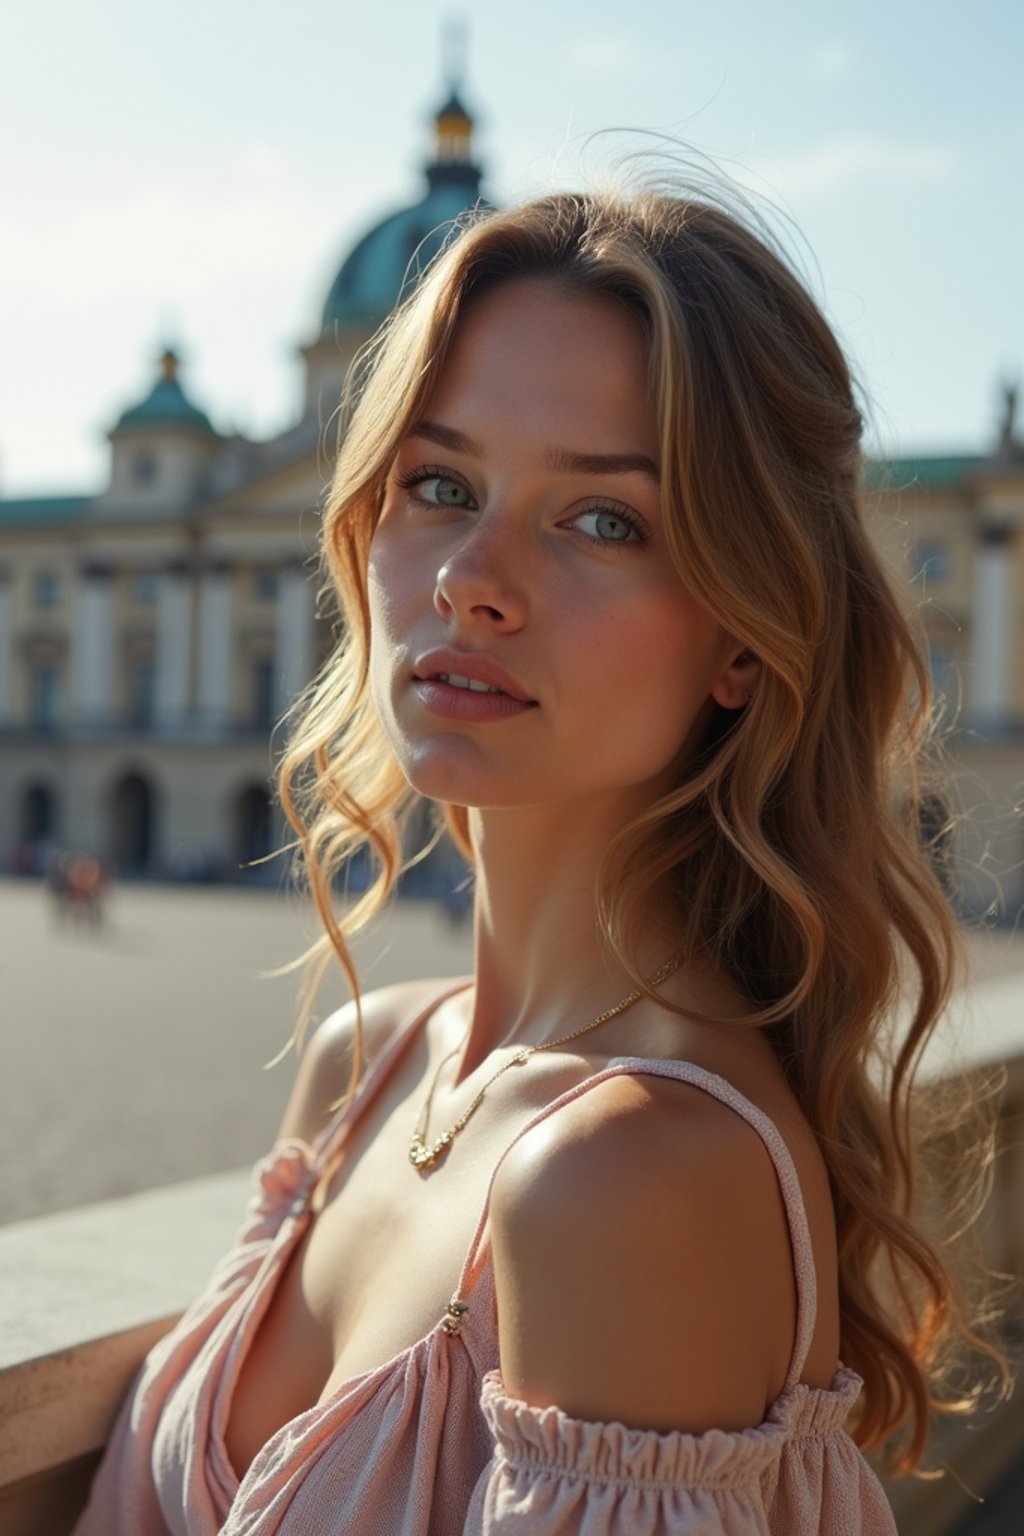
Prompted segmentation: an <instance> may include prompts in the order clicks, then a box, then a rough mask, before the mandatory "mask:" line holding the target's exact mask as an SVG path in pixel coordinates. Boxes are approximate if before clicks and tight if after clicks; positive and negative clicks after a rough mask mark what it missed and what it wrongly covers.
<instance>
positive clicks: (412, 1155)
mask: <svg viewBox="0 0 1024 1536" xmlns="http://www.w3.org/2000/svg"><path fill="white" fill-rule="evenodd" d="M679 964H680V962H679V959H678V958H677V957H674V958H673V959H671V960H667V961H666V962H665V964H664V965H663V966H661V968H660V969H659V970H657V971H655V973H654V975H653V976H652V977H651V978H650V980H649V981H648V983H647V985H648V986H649V987H656V986H658V985H659V984H660V983H661V982H663V981H664V980H665V978H666V976H671V974H672V972H673V971H674V970H677V969H678V967H679ZM642 996H643V993H642V992H639V991H637V992H630V994H629V996H628V997H624V998H623V999H622V1001H621V1002H619V1003H616V1004H615V1006H614V1007H613V1008H606V1009H605V1011H604V1013H599V1014H598V1016H597V1018H596V1019H592V1020H591V1022H590V1023H589V1024H584V1026H583V1028H582V1029H574V1030H573V1032H572V1034H571V1035H560V1036H559V1038H558V1039H557V1040H549V1041H548V1042H547V1043H546V1044H545V1045H524V1046H523V1047H522V1049H521V1050H518V1051H516V1053H515V1055H514V1056H511V1057H510V1058H509V1060H508V1061H506V1062H505V1064H504V1066H501V1067H499V1068H498V1070H497V1072H495V1074H494V1076H493V1077H489V1078H488V1079H487V1081H486V1083H484V1085H483V1087H482V1088H481V1089H480V1092H479V1093H478V1094H477V1096H476V1098H475V1099H474V1100H473V1102H472V1104H471V1105H470V1106H469V1108H468V1109H467V1110H465V1111H464V1112H463V1113H462V1114H461V1115H460V1116H459V1118H458V1119H457V1120H456V1122H455V1124H454V1125H453V1126H451V1127H449V1129H448V1130H447V1131H445V1132H443V1133H442V1135H440V1136H438V1137H437V1139H436V1140H435V1141H434V1142H433V1143H432V1144H431V1145H430V1146H428V1145H427V1140H426V1136H427V1121H428V1119H429V1118H430V1106H431V1104H432V1103H433V1101H434V1090H435V1089H436V1087H437V1084H438V1081H439V1079H440V1076H441V1073H442V1071H443V1069H444V1068H445V1067H446V1066H447V1064H448V1062H450V1061H451V1059H452V1057H453V1056H456V1055H458V1053H459V1051H460V1050H461V1049H462V1045H463V1043H464V1041H460V1042H459V1044H458V1045H457V1046H456V1047H455V1049H454V1051H449V1052H448V1055H447V1056H446V1057H445V1058H444V1060H443V1061H441V1062H439V1064H438V1068H437V1071H436V1072H435V1073H434V1080H433V1082H432V1083H431V1085H430V1092H429V1093H428V1094H427V1101H426V1103H425V1104H424V1106H423V1108H422V1110H421V1111H420V1117H419V1120H418V1121H417V1123H416V1128H415V1130H414V1131H413V1133H412V1141H411V1142H410V1144H409V1161H410V1163H412V1165H413V1167H414V1168H415V1169H416V1170H417V1172H420V1173H422V1172H423V1170H424V1168H430V1167H432V1165H433V1164H434V1163H436V1162H437V1161H438V1159H439V1158H441V1157H443V1156H444V1154H445V1153H446V1152H447V1150H448V1148H449V1147H450V1146H451V1144H452V1142H453V1141H454V1140H455V1138H456V1136H457V1135H458V1134H459V1132H460V1131H461V1130H462V1129H463V1128H464V1127H465V1125H466V1122H467V1121H468V1120H469V1119H470V1117H471V1116H473V1115H475V1114H476V1112H477V1110H478V1109H479V1108H480V1105H481V1104H482V1103H483V1097H484V1094H485V1093H486V1092H487V1090H488V1088H490V1087H492V1086H493V1085H494V1084H495V1083H496V1082H497V1081H498V1078H499V1077H501V1075H502V1073H503V1072H508V1071H510V1070H511V1069H512V1067H522V1066H524V1065H525V1064H526V1062H528V1061H529V1059H530V1057H531V1056H536V1055H537V1054H538V1053H539V1052H540V1051H553V1050H554V1049H555V1047H556V1046H557V1045H568V1043H569V1041H570V1040H578V1039H579V1037H580V1036H581V1035H589V1033H590V1031H591V1030H592V1029H597V1027H598V1025H599V1024H607V1023H608V1020H609V1019H615V1018H618V1016H619V1014H620V1013H625V1011H626V1009H627V1008H632V1006H633V1004H634V1003H638V1002H639V1001H640V999H641V997H642Z"/></svg>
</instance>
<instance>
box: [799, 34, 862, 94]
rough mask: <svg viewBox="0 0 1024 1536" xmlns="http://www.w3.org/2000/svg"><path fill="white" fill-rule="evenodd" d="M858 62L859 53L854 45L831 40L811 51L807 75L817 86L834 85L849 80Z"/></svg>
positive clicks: (817, 45)
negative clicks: (838, 81) (839, 81)
mask: <svg viewBox="0 0 1024 1536" xmlns="http://www.w3.org/2000/svg"><path fill="white" fill-rule="evenodd" d="M858 62H859V53H858V50H857V49H856V48H855V47H854V45H853V44H852V43H850V42H847V41H845V40H844V39H842V38H831V39H829V40H828V41H826V42H822V43H818V44H816V46H815V47H813V48H812V49H811V50H810V53H809V54H808V56H807V73H808V75H809V77H810V79H811V80H812V81H813V83H814V84H815V85H833V84H834V83H835V82H836V81H837V80H846V79H849V77H850V76H851V75H852V74H853V73H854V71H855V70H856V67H857V64H858Z"/></svg>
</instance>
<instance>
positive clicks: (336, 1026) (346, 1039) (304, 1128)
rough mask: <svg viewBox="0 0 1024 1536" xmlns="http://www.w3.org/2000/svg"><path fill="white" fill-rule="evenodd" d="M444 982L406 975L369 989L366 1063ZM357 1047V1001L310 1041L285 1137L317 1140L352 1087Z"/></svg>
mask: <svg viewBox="0 0 1024 1536" xmlns="http://www.w3.org/2000/svg"><path fill="white" fill-rule="evenodd" d="M444 984H445V983H444V980H443V979H441V978H438V979H435V980H428V981H403V982H396V983H395V984H394V985H392V986H389V987H381V988H379V989H378V990H377V991H375V992H366V993H364V994H363V997H362V1016H363V1019H362V1023H363V1029H362V1052H361V1054H362V1059H363V1064H364V1067H365V1065H366V1064H372V1063H373V1061H374V1060H375V1058H376V1057H377V1056H378V1055H379V1054H380V1052H381V1051H382V1050H383V1049H384V1048H385V1047H386V1046H387V1044H388V1042H389V1041H390V1040H391V1038H392V1036H393V1035H394V1034H395V1031H396V1030H398V1029H400V1028H401V1027H402V1026H403V1025H404V1024H407V1023H408V1022H410V1021H411V1020H412V1019H413V1018H414V1017H415V1016H416V1014H417V1013H418V1011H419V1010H420V1008H425V1007H426V1006H427V1004H428V1003H429V1002H430V999H431V998H432V997H436V996H437V995H438V993H439V992H440V991H441V990H442V988H443V987H444ZM355 1048H356V1006H355V1003H354V1002H351V1003H346V1004H345V1006H344V1007H343V1008H339V1009H338V1010H337V1011H336V1012H335V1013H332V1014H330V1015H329V1016H328V1017H327V1018H326V1019H324V1021H323V1023H322V1024H320V1025H319V1026H318V1027H317V1029H316V1030H315V1031H314V1032H313V1034H312V1035H311V1036H310V1038H309V1040H308V1041H307V1043H306V1046H305V1048H304V1050H303V1052H302V1058H301V1060H300V1062H299V1069H298V1072H297V1073H296V1076H295V1084H294V1087H293V1088H292V1092H291V1096H290V1098H289V1100H288V1107H287V1109H286V1110H285V1114H284V1119H283V1120H282V1122H281V1129H280V1132H279V1134H280V1136H281V1138H282V1139H285V1138H289V1137H296V1138H298V1139H299V1140H301V1141H305V1142H309V1143H312V1142H313V1141H315V1139H316V1137H317V1136H318V1135H319V1134H320V1132H321V1131H322V1130H323V1128H324V1127H325V1125H326V1124H327V1123H328V1121H329V1120H330V1119H331V1116H332V1115H333V1114H334V1112H335V1109H336V1108H337V1105H338V1101H339V1100H340V1099H341V1098H342V1097H343V1096H344V1094H345V1092H346V1090H347V1088H348V1083H349V1077H350V1074H351V1071H352V1060H353V1054H354V1052H355Z"/></svg>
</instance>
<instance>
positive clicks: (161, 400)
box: [114, 347, 216, 436]
mask: <svg viewBox="0 0 1024 1536" xmlns="http://www.w3.org/2000/svg"><path fill="white" fill-rule="evenodd" d="M160 369H161V372H160V377H159V378H158V379H157V381H156V383H155V384H154V385H153V388H152V389H151V390H150V392H149V394H148V395H147V396H146V398H145V400H142V401H140V403H139V404H138V405H133V406H132V407H131V408H130V409H129V410H127V411H124V412H123V413H122V415H121V416H120V418H119V419H118V422H117V425H116V426H115V428H114V431H115V432H119V431H120V430H121V428H122V427H195V428H196V429H197V430H198V431H200V432H209V433H211V434H213V435H214V436H215V435H216V433H215V432H214V428H213V427H212V425H211V424H210V418H209V417H208V416H207V414H206V412H205V411H201V410H200V409H199V407H198V406H195V405H193V404H192V403H191V401H190V400H189V399H188V397H187V395H186V394H185V391H184V390H183V389H182V387H181V385H180V383H179V382H178V355H177V353H176V352H174V351H173V350H172V349H171V348H170V347H168V349H167V351H166V352H165V353H164V354H163V356H162V357H161V359H160Z"/></svg>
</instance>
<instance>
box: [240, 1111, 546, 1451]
mask: <svg viewBox="0 0 1024 1536" xmlns="http://www.w3.org/2000/svg"><path fill="white" fill-rule="evenodd" d="M418 1108H419V1104H418V1101H417V1100H416V1095H415V1093H413V1094H411V1095H410V1097H409V1098H405V1097H399V1098H398V1099H397V1100H392V1102H391V1104H390V1105H384V1106H382V1107H381V1113H380V1114H375V1115H374V1116H373V1120H372V1123H370V1124H368V1125H366V1126H365V1127H363V1128H361V1130H360V1132H359V1133H358V1134H357V1135H356V1136H355V1137H354V1138H353V1140H352V1142H351V1144H350V1145H349V1146H348V1147H347V1149H346V1155H345V1157H344V1161H343V1162H341V1163H340V1165H339V1166H338V1167H336V1168H335V1169H334V1170H333V1172H332V1171H331V1170H330V1168H329V1167H328V1169H327V1170H326V1172H325V1177H324V1179H323V1180H322V1182H321V1184H320V1186H319V1187H318V1189H317V1191H316V1192H315V1195H314V1200H313V1210H312V1214H311V1216H310V1218H309V1220H308V1222H307V1225H306V1229H305V1231H304V1233H303V1234H302V1235H301V1236H300V1237H299V1239H298V1240H297V1241H296V1242H295V1244H294V1247H293V1248H292V1251H291V1253H290V1255H289V1257H288V1259H287V1261H286V1263H285V1265H284V1268H283V1269H282V1271H281V1273H280V1275H279V1278H278V1280H277V1282H276V1284H275V1285H274V1286H273V1290H272V1293H271V1294H270V1296H269V1297H268V1300H267V1303H266V1307H265V1309H264V1311H263V1315H262V1317H261V1319H260V1322H259V1325H258V1327H257V1329H256V1331H255V1334H254V1336H253V1337H251V1338H250V1341H249V1345H248V1348H247V1351H246V1354H245V1358H244V1360H243V1363H242V1366H241V1369H240V1372H239V1376H238V1378H237V1380H236V1384H235V1389H234V1391H233V1394H232V1403H231V1409H230V1413H229V1416H228V1423H227V1426H226V1431H225V1445H226V1449H227V1451H228V1455H229V1458H230V1461H231V1464H232V1466H233V1468H234V1470H235V1472H236V1474H237V1475H239V1476H242V1475H244V1473H245V1471H246V1469H247V1468H248V1466H249V1465H250V1463H251V1462H252V1460H253V1458H254V1456H255V1455H256V1454H257V1452H258V1451H259V1450H260V1449H261V1448H262V1446H263V1445H265V1444H266V1442H267V1440H268V1439H270V1437H271V1436H272V1435H273V1434H274V1433H276V1431H277V1430H278V1429H279V1428H280V1427H281V1426H282V1425H283V1424H285V1423H287V1422H288V1421H289V1420H290V1419H293V1418H295V1417H297V1416H298V1415H299V1414H301V1413H304V1412H306V1410H308V1409H309V1408H311V1407H312V1406H314V1405H315V1404H317V1403H322V1402H325V1401H327V1400H328V1399H329V1398H331V1397H333V1396H334V1395H335V1394H336V1393H337V1392H338V1390H339V1389H340V1388H341V1387H342V1386H344V1385H345V1384H347V1383H350V1382H352V1381H353V1380H354V1379H355V1378H356V1377H359V1376H362V1375H364V1374H366V1373H369V1372H371V1371H374V1370H376V1369H377V1368H378V1367H379V1366H381V1365H384V1364H386V1363H388V1362H390V1361H391V1360H393V1359H394V1358H395V1357H396V1356H397V1355H400V1354H401V1353H403V1352H404V1351H405V1350H407V1349H409V1348H410V1347H411V1346H412V1345H413V1344H415V1343H417V1342H418V1341H419V1340H421V1339H423V1338H424V1337H425V1336H426V1335H427V1334H428V1333H430V1332H431V1331H432V1330H433V1329H434V1328H435V1327H436V1326H437V1324H438V1323H439V1322H440V1321H441V1319H442V1318H443V1317H444V1316H445V1314H446V1311H447V1308H448V1303H449V1300H450V1299H451V1297H452V1296H453V1294H454V1293H455V1292H456V1290H457V1289H458V1286H459V1280H460V1275H461V1272H462V1269H463V1266H464V1264H465V1261H466V1258H467V1255H468V1254H469V1252H470V1250H471V1248H472V1245H473V1239H474V1236H475V1234H476V1231H477V1228H478V1224H479V1221H480V1216H481V1212H482V1211H483V1209H484V1207H485V1205H486V1199H487V1190H488V1186H489V1183H490V1177H491V1172H492V1170H493V1168H494V1166H495V1165H496V1164H497V1162H498V1161H499V1159H500V1156H501V1152H502V1151H503V1149H504V1147H505V1146H507V1145H508V1143H509V1142H510V1141H511V1140H512V1139H514V1136H515V1133H516V1131H517V1130H518V1129H519V1128H520V1127H521V1125H522V1123H523V1108H522V1106H520V1105H516V1106H512V1107H508V1108H503V1107H502V1106H501V1105H500V1104H496V1105H495V1106H494V1108H493V1112H492V1114H491V1115H490V1116H489V1117H488V1119H487V1120H486V1121H485V1120H484V1119H483V1117H482V1116H481V1118H480V1121H479V1124H478V1123H477V1122H476V1121H474V1122H473V1124H472V1126H471V1127H470V1128H467V1130H466V1131H465V1133H464V1135H463V1136H462V1137H459V1138H458V1139H457V1140H456V1142H455V1143H453V1146H452V1147H451V1149H450V1151H449V1154H448V1157H447V1158H446V1159H445V1160H444V1161H443V1162H442V1163H440V1164H438V1165H437V1166H436V1167H435V1168H434V1169H433V1170H431V1171H429V1172H427V1173H426V1174H422V1173H419V1172H417V1171H416V1169H415V1168H413V1166H412V1165H411V1163H410V1162H409V1158H408V1148H409V1140H410V1134H411V1129H412V1126H413V1124H414V1123H415V1121H416V1117H417V1112H418Z"/></svg>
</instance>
